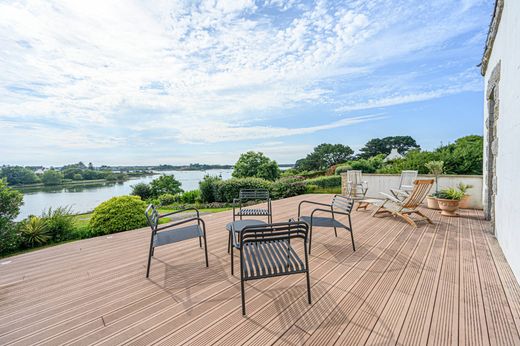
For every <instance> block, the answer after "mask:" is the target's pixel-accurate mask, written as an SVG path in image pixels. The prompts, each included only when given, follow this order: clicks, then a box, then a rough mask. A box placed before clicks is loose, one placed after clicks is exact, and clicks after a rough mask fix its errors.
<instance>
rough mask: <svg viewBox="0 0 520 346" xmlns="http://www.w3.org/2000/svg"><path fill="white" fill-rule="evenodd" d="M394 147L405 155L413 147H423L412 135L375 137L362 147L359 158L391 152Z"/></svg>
mask: <svg viewBox="0 0 520 346" xmlns="http://www.w3.org/2000/svg"><path fill="white" fill-rule="evenodd" d="M392 148H396V149H397V151H398V152H399V153H400V154H402V155H405V154H406V153H408V151H410V150H412V149H420V148H421V147H420V146H419V145H418V144H417V142H415V139H413V138H412V137H410V136H393V137H385V138H373V139H371V140H369V141H368V142H367V144H365V146H364V147H363V148H361V149H360V152H361V153H360V154H359V155H358V157H359V158H364V159H368V158H369V157H372V156H376V155H378V154H385V155H388V154H390V151H392Z"/></svg>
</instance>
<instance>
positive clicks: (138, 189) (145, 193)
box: [130, 183, 152, 201]
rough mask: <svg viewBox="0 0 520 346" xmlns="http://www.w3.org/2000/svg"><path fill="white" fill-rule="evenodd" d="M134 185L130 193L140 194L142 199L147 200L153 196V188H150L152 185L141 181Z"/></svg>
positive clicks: (133, 194)
mask: <svg viewBox="0 0 520 346" xmlns="http://www.w3.org/2000/svg"><path fill="white" fill-rule="evenodd" d="M131 187H132V192H131V193H130V194H131V195H132V196H139V197H141V199H142V200H143V201H144V200H147V199H148V198H150V197H152V189H151V188H150V185H148V184H145V183H139V184H135V185H133V186H131Z"/></svg>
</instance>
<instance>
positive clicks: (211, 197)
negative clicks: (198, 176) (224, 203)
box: [199, 175, 222, 203]
mask: <svg viewBox="0 0 520 346" xmlns="http://www.w3.org/2000/svg"><path fill="white" fill-rule="evenodd" d="M221 181H222V178H221V177H217V176H210V175H206V176H204V179H202V181H200V182H199V190H200V198H201V199H202V202H204V203H213V202H215V201H216V200H217V194H218V185H219V183H220V182H221Z"/></svg>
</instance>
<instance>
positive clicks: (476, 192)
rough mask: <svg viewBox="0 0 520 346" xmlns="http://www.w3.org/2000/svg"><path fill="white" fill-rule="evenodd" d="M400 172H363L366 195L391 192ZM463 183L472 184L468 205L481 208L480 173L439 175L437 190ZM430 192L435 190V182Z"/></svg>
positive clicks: (430, 177) (379, 195)
mask: <svg viewBox="0 0 520 346" xmlns="http://www.w3.org/2000/svg"><path fill="white" fill-rule="evenodd" d="M342 176H343V179H346V178H345V177H346V173H342ZM417 178H418V179H434V177H433V176H429V175H419V176H418V177H417ZM400 179H401V175H400V174H367V173H363V181H366V182H367V184H368V191H367V197H370V198H384V196H383V195H381V194H380V192H384V193H386V194H391V192H390V189H397V188H398V187H399V181H400ZM460 183H464V184H467V185H472V186H473V187H472V188H471V189H469V190H468V194H469V195H470V198H469V201H468V202H469V207H470V208H474V209H482V176H481V175H442V176H440V177H439V190H440V189H443V188H447V187H456V186H457V185H458V184H460ZM431 192H432V193H433V192H435V184H434V186H433V187H432V190H431Z"/></svg>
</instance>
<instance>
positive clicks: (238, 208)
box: [233, 189, 273, 223]
mask: <svg viewBox="0 0 520 346" xmlns="http://www.w3.org/2000/svg"><path fill="white" fill-rule="evenodd" d="M248 201H261V202H265V203H266V204H267V208H248V207H244V206H243V204H244V203H245V202H248ZM244 216H265V217H267V222H268V223H271V222H273V208H272V205H271V198H270V197H269V191H268V190H265V189H241V190H240V192H239V194H238V198H235V199H234V200H233V221H236V218H237V217H239V218H240V220H242V217H244Z"/></svg>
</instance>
